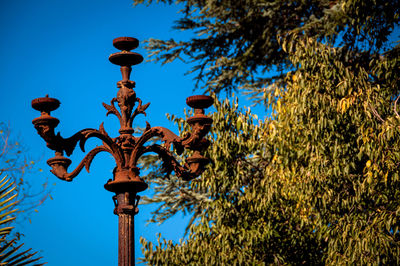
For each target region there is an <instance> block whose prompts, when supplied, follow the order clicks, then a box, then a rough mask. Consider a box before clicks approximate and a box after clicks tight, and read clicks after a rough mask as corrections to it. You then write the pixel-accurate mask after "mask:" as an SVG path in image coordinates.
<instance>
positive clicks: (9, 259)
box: [0, 176, 44, 266]
mask: <svg viewBox="0 0 400 266" xmlns="http://www.w3.org/2000/svg"><path fill="white" fill-rule="evenodd" d="M15 190H16V186H15V183H14V182H13V181H11V180H10V178H7V176H5V177H3V178H2V179H1V180H0V265H10V266H11V265H19V266H22V265H44V263H38V261H39V260H40V259H41V257H37V256H36V254H37V252H33V253H32V252H31V249H28V250H25V251H21V250H20V249H21V247H22V246H23V244H20V245H18V246H17V245H16V242H17V239H16V238H14V239H12V240H8V238H7V236H8V235H10V233H11V230H12V229H13V227H12V226H10V223H11V222H13V221H14V220H15V214H16V212H17V210H16V209H15V206H16V205H17V204H18V201H16V198H17V194H16V193H15Z"/></svg>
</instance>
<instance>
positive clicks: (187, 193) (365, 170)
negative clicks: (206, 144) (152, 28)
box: [136, 0, 400, 265]
mask: <svg viewBox="0 0 400 266" xmlns="http://www.w3.org/2000/svg"><path fill="white" fill-rule="evenodd" d="M136 2H140V3H142V2H145V1H136ZM147 2H151V1H147ZM160 2H167V3H170V4H172V2H173V1H160ZM176 3H180V4H183V5H184V9H183V18H182V19H181V20H180V21H178V22H177V28H178V29H188V30H193V31H194V32H196V33H197V34H198V36H197V37H195V38H193V39H190V40H187V41H175V40H169V41H161V40H149V41H148V47H149V49H151V50H152V51H153V56H154V57H155V58H156V60H160V61H161V62H165V63H167V62H170V61H172V60H174V59H176V58H180V57H181V58H183V59H185V60H187V59H188V60H190V61H192V62H193V63H194V65H195V67H194V69H193V70H194V71H197V74H198V76H197V78H198V80H200V81H201V80H202V79H204V80H205V82H204V83H203V85H204V86H205V88H206V89H207V90H209V91H214V92H220V91H231V90H237V89H240V88H244V89H247V90H248V92H249V93H250V94H251V95H252V97H253V98H254V100H255V101H256V102H263V103H264V104H265V106H266V108H269V110H271V116H270V117H268V118H265V119H258V117H257V116H255V115H254V114H252V113H251V111H250V110H247V109H245V110H243V109H241V108H240V107H239V105H238V103H237V100H235V99H232V100H223V101H220V100H218V99H217V98H216V104H215V108H216V112H215V113H214V114H213V115H212V116H213V119H214V124H213V128H212V139H213V144H212V146H211V147H210V148H209V150H208V154H207V156H208V157H209V158H210V159H211V160H212V164H211V165H210V166H209V168H208V170H207V171H206V172H205V173H204V174H203V175H202V177H201V178H199V179H196V180H192V181H191V182H182V181H179V180H177V178H176V177H174V176H171V177H170V178H165V177H164V176H163V174H162V167H161V165H160V167H159V168H157V169H155V170H153V171H151V172H150V174H149V175H148V176H147V178H148V180H149V182H153V186H154V187H155V195H154V197H153V198H152V199H146V202H148V203H149V202H158V203H161V205H160V208H159V209H158V210H157V211H156V212H155V213H154V217H153V220H154V221H158V222H162V221H163V220H165V219H168V218H169V217H171V216H172V215H174V214H175V213H176V212H178V211H184V212H188V213H190V214H191V215H193V220H192V223H191V224H190V225H189V237H188V239H187V240H186V241H184V242H181V243H179V244H176V243H172V242H170V241H166V240H161V239H160V240H159V243H156V244H155V247H154V245H153V243H150V242H147V241H146V240H142V243H143V245H144V251H145V253H144V254H145V258H144V260H145V261H146V262H147V263H150V264H171V265H182V264H188V263H189V264H198V265H214V264H218V265H235V264H334V265H341V264H356V263H360V264H385V265H386V264H387V265H397V264H400V231H399V227H400V177H399V170H398V169H399V167H398V166H399V164H400V148H399V147H400V146H399V144H400V138H399V137H400V136H399V126H400V116H399V114H398V106H397V105H398V99H399V95H400V79H399V74H398V73H399V71H398V70H399V69H400V46H399V45H398V44H397V45H396V44H394V45H393V44H391V43H390V41H388V39H389V35H390V33H391V32H392V30H393V29H394V27H396V26H398V24H399V19H400V18H399V10H398V9H399V8H400V3H399V2H398V1H351V0H347V1H345V0H343V1H221V0H220V1H217V0H214V1H212V0H209V1H206V0H205V1H176ZM271 71H272V72H271ZM199 84H200V83H199ZM171 119H172V120H174V121H175V122H176V123H178V125H179V127H180V129H181V131H182V132H185V131H188V130H190V129H189V128H188V126H187V125H186V124H185V122H184V120H183V119H180V118H175V117H173V116H172V117H171ZM153 162H155V163H157V158H155V157H152V156H149V157H147V158H145V160H144V161H143V164H144V165H145V166H146V167H149V166H150V163H153Z"/></svg>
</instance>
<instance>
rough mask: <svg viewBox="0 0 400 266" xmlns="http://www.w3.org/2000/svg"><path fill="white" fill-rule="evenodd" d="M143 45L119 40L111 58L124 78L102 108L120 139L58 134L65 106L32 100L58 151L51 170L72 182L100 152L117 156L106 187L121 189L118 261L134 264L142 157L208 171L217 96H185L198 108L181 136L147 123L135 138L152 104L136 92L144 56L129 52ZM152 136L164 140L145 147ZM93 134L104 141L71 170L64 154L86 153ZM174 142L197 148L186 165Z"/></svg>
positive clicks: (98, 132) (39, 124)
mask: <svg viewBox="0 0 400 266" xmlns="http://www.w3.org/2000/svg"><path fill="white" fill-rule="evenodd" d="M138 44H139V42H138V40H137V39H135V38H131V37H119V38H116V39H114V41H113V45H114V47H116V48H117V49H120V50H122V51H121V52H117V53H114V54H111V55H110V57H109V60H110V62H111V63H113V64H116V65H119V66H120V70H121V74H122V80H121V81H118V82H117V87H118V88H119V90H118V92H117V95H116V97H115V98H113V99H111V101H110V104H105V103H103V106H104V108H105V109H106V110H107V113H106V115H109V114H112V115H114V116H116V117H117V118H118V120H119V122H120V129H119V136H118V137H115V138H112V137H110V136H109V135H108V133H107V132H106V131H105V129H104V127H103V124H101V125H100V126H99V129H92V128H87V129H83V130H80V131H78V132H77V133H76V134H74V135H73V136H71V137H69V138H63V137H62V136H61V134H60V133H57V134H55V131H54V130H55V128H56V126H57V125H58V124H59V120H58V119H57V118H55V117H52V116H51V115H50V113H51V112H52V111H54V110H56V109H57V108H58V107H59V106H60V102H59V101H58V100H57V99H54V98H50V97H48V95H46V97H42V98H37V99H34V100H33V101H32V107H33V108H34V109H36V110H38V111H40V113H41V115H40V116H39V117H37V118H35V119H33V121H32V123H33V125H34V127H35V128H36V130H37V132H38V134H39V135H40V136H41V137H42V138H43V139H44V140H45V142H46V145H47V147H49V148H50V149H52V150H54V151H55V156H54V157H53V158H50V159H49V160H48V161H47V163H48V164H49V165H50V166H51V168H52V169H51V172H52V173H53V174H54V175H56V176H57V177H58V178H60V179H62V180H65V181H72V180H73V178H75V177H76V176H77V175H78V174H79V173H80V172H81V170H82V169H83V168H84V167H85V168H86V170H87V171H89V168H90V165H91V162H92V161H93V159H94V157H95V156H96V155H97V154H98V153H100V152H108V153H110V154H111V155H112V156H113V158H114V159H115V163H116V166H115V168H114V172H113V173H114V174H113V178H112V179H110V180H109V181H108V182H107V183H106V184H105V185H104V187H105V189H107V190H108V191H111V192H114V193H116V209H115V213H116V214H117V215H118V216H119V255H118V257H119V265H133V264H134V242H133V241H134V240H133V234H134V229H133V224H134V221H133V217H134V215H135V214H136V213H137V211H138V210H137V206H136V205H137V201H136V199H137V198H136V196H137V193H138V192H141V191H143V190H145V189H146V188H147V184H146V183H145V182H144V181H143V180H142V179H141V178H140V169H139V168H138V167H137V163H138V159H139V158H140V157H141V156H142V155H143V154H145V153H148V152H154V153H157V154H158V155H159V156H160V158H161V159H162V160H163V162H164V166H165V170H166V175H169V174H170V173H171V172H172V171H174V172H175V173H176V175H177V176H178V177H181V178H183V179H185V180H190V179H193V178H195V177H197V176H199V175H200V174H201V173H202V172H203V171H204V169H205V166H206V165H207V163H208V159H207V158H206V157H204V156H203V155H202V151H204V150H205V149H206V148H207V147H208V146H209V144H210V143H209V141H208V140H207V139H205V138H204V137H205V135H206V134H207V133H208V132H209V130H210V127H211V124H212V119H211V118H210V117H208V116H206V115H205V113H204V109H205V108H208V107H210V106H211V105H212V104H213V99H212V98H211V97H210V96H206V95H196V96H191V97H188V98H187V100H186V102H187V104H188V105H189V106H190V107H192V108H194V109H195V112H194V116H193V117H190V118H188V120H187V122H188V123H189V125H190V126H191V128H192V131H191V133H188V134H186V135H185V136H183V137H179V136H177V135H175V134H174V133H173V132H172V131H170V130H169V129H167V128H164V127H151V126H150V124H149V123H148V122H146V128H145V130H144V132H143V134H142V135H141V136H140V137H135V136H133V133H134V129H133V128H132V124H133V120H134V119H135V117H136V116H137V115H140V114H143V115H146V112H145V111H146V109H147V108H148V106H149V104H150V103H146V104H143V102H142V100H141V99H140V98H138V97H136V92H135V91H134V90H133V88H134V87H135V82H134V81H131V80H130V73H131V71H132V65H136V64H139V63H141V62H142V61H143V57H142V56H141V55H140V54H137V53H134V52H131V51H130V50H133V49H135V48H136V47H137V46H138ZM153 137H159V138H160V139H161V141H162V142H163V144H162V145H158V144H149V145H146V143H148V142H149V140H150V139H152V138H153ZM89 138H98V139H100V140H101V141H102V145H101V146H97V147H96V148H94V149H92V150H91V151H89V152H88V153H87V154H86V155H85V157H84V158H83V159H82V161H81V162H80V163H79V164H78V166H77V167H76V168H75V169H74V170H72V171H71V172H69V171H68V167H69V165H70V164H71V160H70V159H69V158H67V157H65V156H64V155H66V156H70V155H71V154H72V153H73V151H74V150H75V148H76V146H77V145H78V144H79V146H80V148H81V150H82V151H83V152H85V149H84V147H85V143H86V141H87V140H88V139H89ZM172 146H173V147H174V150H175V151H176V152H177V154H178V155H180V154H181V153H182V152H183V150H184V149H190V150H193V154H192V156H190V157H189V158H187V159H186V163H184V164H182V165H181V164H180V163H179V162H178V160H177V159H176V158H175V156H174V154H173V153H172V152H171V150H172V149H171V148H172ZM135 204H136V205H135Z"/></svg>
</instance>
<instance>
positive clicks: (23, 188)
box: [0, 123, 49, 265]
mask: <svg viewBox="0 0 400 266" xmlns="http://www.w3.org/2000/svg"><path fill="white" fill-rule="evenodd" d="M33 166H34V161H32V160H29V158H28V156H27V152H26V150H25V148H24V147H23V145H21V144H20V142H19V141H17V140H16V139H15V138H13V137H12V134H11V130H10V128H9V127H8V126H7V125H5V124H4V123H0V177H1V178H0V179H1V180H0V265H43V263H40V262H39V260H40V259H41V257H38V256H36V254H37V252H31V249H28V250H25V251H21V248H22V246H23V244H18V242H19V240H20V236H21V233H20V232H15V231H14V230H12V229H13V227H12V226H11V224H12V223H14V222H15V221H16V219H17V217H19V218H22V219H26V218H27V217H28V215H29V213H30V211H31V210H33V208H35V207H36V206H38V205H40V204H41V203H42V202H43V201H44V200H45V199H46V198H47V197H48V196H49V193H48V190H47V188H46V187H47V186H46V185H47V183H44V184H43V190H42V191H39V192H36V193H34V192H33V190H32V188H31V186H30V184H29V182H28V181H27V180H26V179H25V177H24V174H25V173H26V172H27V171H29V170H31V169H32V168H33ZM17 207H18V209H17Z"/></svg>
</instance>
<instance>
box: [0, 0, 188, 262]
mask: <svg viewBox="0 0 400 266" xmlns="http://www.w3.org/2000/svg"><path fill="white" fill-rule="evenodd" d="M178 10H179V9H178V8H177V7H169V6H164V5H151V6H150V7H146V6H139V7H133V6H132V2H131V1H130V0H113V1H111V0H107V1H106V0H97V1H93V0H89V1H88V0H86V1H82V0H80V1H78V0H69V1H61V0H37V1H28V0H13V1H2V2H1V4H0V21H1V22H0V23H1V24H0V25H1V27H0V36H1V42H0V57H1V62H0V88H1V97H0V106H1V112H0V121H4V122H10V125H11V127H12V130H13V133H15V134H18V135H19V136H20V138H21V139H22V141H23V143H24V144H25V146H26V147H28V149H29V153H30V154H31V155H32V156H34V157H35V158H40V159H41V160H40V161H39V162H38V168H42V169H43V172H35V173H34V174H31V175H29V176H27V178H29V179H31V181H32V182H34V183H36V184H37V185H40V184H42V183H43V181H44V180H45V179H46V178H48V180H49V183H50V184H51V185H52V186H53V189H52V197H53V198H54V200H48V201H46V202H45V203H44V204H43V205H42V206H40V207H39V208H38V213H34V214H33V215H32V216H31V217H30V218H31V223H29V221H25V222H24V223H22V224H20V225H19V226H18V228H19V229H20V230H21V231H22V232H23V233H24V234H25V237H24V238H23V241H24V242H25V243H26V247H31V248H33V249H34V250H38V251H40V255H42V256H43V257H44V261H47V262H48V265H50V266H52V265H57V266H62V265H68V266H71V265H117V216H115V215H114V214H113V208H114V206H113V202H112V200H111V197H112V194H111V193H110V192H108V191H106V190H105V189H104V188H103V185H104V184H105V182H106V181H107V180H108V179H109V178H112V169H113V167H114V162H113V160H112V159H111V158H110V157H109V156H108V155H106V154H100V155H99V156H98V157H96V158H95V160H94V162H93V164H92V168H91V173H90V174H88V173H86V172H85V171H83V172H82V173H81V174H80V175H79V176H78V177H77V178H75V180H74V181H73V182H71V183H67V182H63V181H60V180H58V179H57V178H56V177H55V176H53V175H52V174H51V173H50V172H49V170H50V167H49V166H47V164H46V163H45V162H46V160H47V159H48V158H50V157H53V153H52V151H50V150H48V149H47V148H46V147H45V144H44V141H43V140H42V139H41V138H40V137H39V136H38V135H37V134H36V131H35V129H34V128H33V126H32V124H31V121H32V119H33V118H35V117H37V116H38V115H39V114H38V112H37V111H34V110H33V109H32V108H31V106H30V102H31V100H32V99H34V98H37V97H43V96H44V95H46V94H49V95H50V96H51V97H56V98H58V99H59V100H60V101H61V107H60V108H59V109H58V110H57V111H56V112H53V115H54V116H55V117H57V118H59V119H60V121H61V123H60V125H59V126H58V127H57V129H58V130H59V131H60V132H61V133H62V135H63V136H64V137H68V136H70V135H71V134H73V133H75V132H76V131H77V130H80V129H83V128H98V127H99V125H100V123H101V122H103V121H104V125H105V129H106V131H107V132H108V133H109V134H110V135H111V136H113V137H115V136H116V135H117V130H118V123H117V119H116V118H115V117H112V116H110V117H106V116H105V113H106V110H105V109H104V108H103V107H102V104H101V103H102V102H106V103H109V101H110V100H111V98H112V97H115V95H116V92H117V88H116V86H115V83H116V82H117V81H118V80H120V79H121V76H120V72H119V68H118V67H117V66H115V65H112V64H111V63H110V62H109V61H108V56H109V54H111V53H114V52H116V49H115V48H114V47H113V46H112V40H113V38H115V37H120V36H132V37H136V38H138V39H139V40H145V39H148V38H151V37H155V38H171V37H176V36H177V35H178V34H180V33H177V32H175V31H173V30H171V26H172V22H173V20H174V19H176V18H177V11H178ZM137 51H138V52H139V53H141V54H142V55H144V56H146V51H145V50H143V49H138V50H137ZM187 70H188V66H187V65H184V64H182V63H176V64H169V65H168V66H164V67H161V66H160V65H156V64H154V63H142V64H141V65H138V66H136V67H134V69H133V72H132V80H135V81H136V85H137V86H136V92H137V95H138V96H139V97H141V98H142V100H143V102H145V103H146V102H151V105H150V107H149V109H148V111H147V113H148V116H147V119H146V120H148V121H149V122H150V124H151V125H152V126H156V125H161V126H165V127H168V128H170V129H172V130H173V131H175V132H177V128H176V127H174V125H173V124H171V123H169V122H168V121H167V119H166V117H165V113H173V114H177V115H182V114H183V108H185V99H186V97H188V96H190V95H191V94H192V88H193V84H194V83H193V81H192V77H188V76H184V75H183V74H184V72H185V71H187ZM136 125H138V126H144V125H145V124H144V120H143V119H139V120H138V121H137V123H136ZM88 144H89V146H92V147H94V146H95V145H96V144H99V143H98V142H96V141H94V140H91V141H89V142H88ZM82 157H83V154H82V153H81V152H80V151H79V150H77V151H76V152H75V154H74V156H73V157H72V160H73V164H72V166H71V168H72V169H73V167H75V166H76V165H77V164H78V163H79V160H80V159H81V158H82ZM151 209H152V207H151V206H141V207H140V213H139V214H138V215H137V216H136V221H135V222H136V227H135V230H136V239H135V242H136V244H137V245H136V257H140V256H141V252H140V245H139V237H140V236H142V237H145V238H147V239H149V240H153V241H155V239H156V235H157V234H158V233H162V236H163V237H165V238H167V239H173V240H174V241H178V240H179V239H180V238H181V237H183V231H184V227H185V225H186V223H187V222H188V219H189V217H182V216H178V217H176V218H175V219H173V220H172V221H169V222H166V223H165V224H164V225H162V226H157V225H149V226H146V219H148V218H149V217H150V216H149V212H150V210H151Z"/></svg>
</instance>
